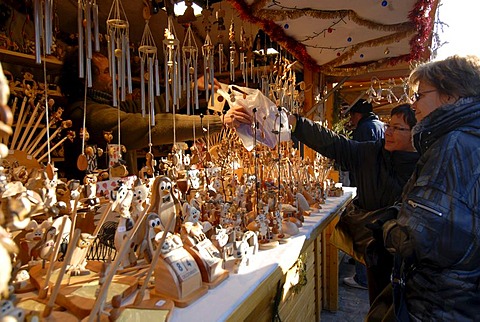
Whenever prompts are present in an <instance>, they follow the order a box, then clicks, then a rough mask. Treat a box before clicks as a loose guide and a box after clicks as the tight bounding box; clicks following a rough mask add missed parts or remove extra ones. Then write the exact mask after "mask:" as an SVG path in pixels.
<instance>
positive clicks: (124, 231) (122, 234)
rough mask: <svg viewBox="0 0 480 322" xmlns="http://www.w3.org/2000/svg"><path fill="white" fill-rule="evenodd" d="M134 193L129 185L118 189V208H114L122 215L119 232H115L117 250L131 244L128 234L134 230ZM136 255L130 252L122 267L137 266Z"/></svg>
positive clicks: (121, 264)
mask: <svg viewBox="0 0 480 322" xmlns="http://www.w3.org/2000/svg"><path fill="white" fill-rule="evenodd" d="M132 199H133V192H132V190H131V189H130V188H129V187H128V186H127V185H122V186H120V188H119V189H118V192H117V196H116V200H115V202H116V207H115V208H114V210H115V211H117V212H118V213H119V215H120V219H119V220H118V225H117V230H116V231H115V238H114V244H115V249H120V248H121V247H122V245H123V243H125V242H131V241H129V240H126V237H127V236H128V234H129V233H128V232H129V231H130V230H131V229H132V228H133V226H134V221H133V220H132V217H131V215H130V206H131V204H132ZM135 261H136V255H135V254H134V251H133V249H131V250H130V253H129V255H128V256H125V257H124V258H123V259H122V262H121V263H120V267H123V268H125V267H130V266H131V265H133V264H135Z"/></svg>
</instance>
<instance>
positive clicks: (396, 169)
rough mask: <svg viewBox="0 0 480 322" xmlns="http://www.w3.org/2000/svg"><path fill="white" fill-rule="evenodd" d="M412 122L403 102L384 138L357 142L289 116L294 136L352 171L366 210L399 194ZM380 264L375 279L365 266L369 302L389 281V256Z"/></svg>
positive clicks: (410, 150) (408, 165)
mask: <svg viewBox="0 0 480 322" xmlns="http://www.w3.org/2000/svg"><path fill="white" fill-rule="evenodd" d="M415 123H416V120H415V115H414V112H413V110H412V109H411V108H410V105H409V104H403V105H400V106H397V107H395V108H394V109H392V112H391V121H390V123H389V124H387V125H386V131H385V139H383V140H378V141H369V142H357V141H354V140H349V139H347V138H345V137H344V136H340V135H337V134H336V133H334V132H332V131H331V130H329V129H327V128H325V127H323V126H321V125H320V124H319V123H315V122H312V121H311V120H308V119H306V118H303V117H299V116H296V115H290V116H289V124H290V126H291V127H292V136H293V137H295V138H296V139H298V140H299V141H301V142H303V143H304V144H306V145H307V146H309V147H310V148H312V149H314V150H315V151H317V152H319V153H321V154H322V155H324V156H326V157H328V158H331V159H335V161H336V162H337V163H339V164H340V166H341V167H342V168H344V169H346V170H348V171H351V172H353V173H354V175H355V177H356V179H357V196H356V197H355V200H354V203H355V205H356V206H357V207H359V208H360V209H363V210H365V211H374V210H378V209H380V208H384V207H387V206H391V205H393V204H394V203H395V202H396V201H398V199H399V198H400V195H401V193H402V189H403V186H404V185H405V183H406V182H407V180H408V178H409V177H410V176H411V174H412V172H413V170H414V167H415V163H416V162H417V160H418V153H416V152H415V149H414V147H413V145H412V139H411V133H410V130H411V128H412V127H413V126H414V125H415ZM387 261H388V260H387ZM379 264H380V265H383V266H382V268H383V267H384V268H385V269H380V270H379V271H380V274H378V273H377V274H376V276H375V278H374V279H372V276H371V274H370V268H368V270H367V271H368V272H367V275H369V279H368V287H369V297H370V301H371V302H373V300H374V299H375V297H376V296H377V295H378V294H379V293H380V291H381V290H382V289H383V288H384V287H385V286H386V285H388V283H389V278H390V272H391V268H392V266H391V260H390V261H389V262H387V263H384V262H382V260H380V263H379Z"/></svg>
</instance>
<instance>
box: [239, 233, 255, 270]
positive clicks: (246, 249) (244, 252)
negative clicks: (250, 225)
mask: <svg viewBox="0 0 480 322" xmlns="http://www.w3.org/2000/svg"><path fill="white" fill-rule="evenodd" d="M235 244H236V246H235V251H234V257H235V258H236V259H237V260H236V262H235V267H234V271H235V273H241V272H242V271H243V270H245V268H246V267H247V266H249V265H250V261H251V260H252V258H253V256H254V255H255V254H256V253H257V252H258V237H257V234H256V233H255V232H254V231H251V230H247V231H246V232H245V233H244V234H243V236H242V239H241V240H240V241H236V242H235Z"/></svg>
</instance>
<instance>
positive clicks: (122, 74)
mask: <svg viewBox="0 0 480 322" xmlns="http://www.w3.org/2000/svg"><path fill="white" fill-rule="evenodd" d="M125 37H126V35H125V34H122V37H121V38H120V39H121V40H120V41H121V48H122V55H121V56H120V60H119V62H120V68H119V70H120V86H121V100H122V102H123V101H125V100H126V98H127V95H126V88H125V78H126V70H125V60H126V59H125V58H126V57H125V56H126V52H127V42H126V38H125Z"/></svg>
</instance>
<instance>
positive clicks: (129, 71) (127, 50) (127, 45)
mask: <svg viewBox="0 0 480 322" xmlns="http://www.w3.org/2000/svg"><path fill="white" fill-rule="evenodd" d="M124 50H125V53H126V59H127V66H126V68H127V86H128V87H127V90H128V93H129V94H132V92H133V86H132V68H131V62H130V38H129V37H128V35H125V48H124Z"/></svg>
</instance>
